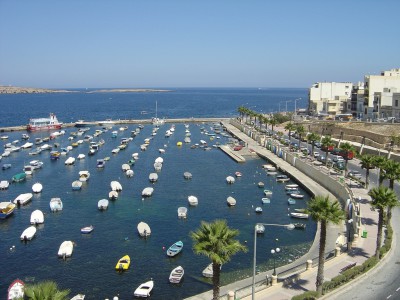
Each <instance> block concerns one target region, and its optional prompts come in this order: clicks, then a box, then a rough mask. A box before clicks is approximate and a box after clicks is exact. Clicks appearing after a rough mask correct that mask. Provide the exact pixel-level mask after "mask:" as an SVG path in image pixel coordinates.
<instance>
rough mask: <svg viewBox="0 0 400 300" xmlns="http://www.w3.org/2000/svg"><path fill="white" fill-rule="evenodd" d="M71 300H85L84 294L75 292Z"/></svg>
mask: <svg viewBox="0 0 400 300" xmlns="http://www.w3.org/2000/svg"><path fill="white" fill-rule="evenodd" d="M71 300H85V295H84V294H77V295H75V296H73V297H72V298H71Z"/></svg>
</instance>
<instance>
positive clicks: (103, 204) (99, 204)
mask: <svg viewBox="0 0 400 300" xmlns="http://www.w3.org/2000/svg"><path fill="white" fill-rule="evenodd" d="M108 203H109V201H108V200H107V199H101V200H99V201H98V202H97V208H98V209H99V210H106V209H107V208H108Z"/></svg>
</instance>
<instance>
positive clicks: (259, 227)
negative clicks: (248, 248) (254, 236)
mask: <svg viewBox="0 0 400 300" xmlns="http://www.w3.org/2000/svg"><path fill="white" fill-rule="evenodd" d="M255 231H256V232H257V233H264V231H265V226H264V225H263V224H260V223H258V224H256V226H255Z"/></svg>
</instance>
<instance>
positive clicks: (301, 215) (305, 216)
mask: <svg viewBox="0 0 400 300" xmlns="http://www.w3.org/2000/svg"><path fill="white" fill-rule="evenodd" d="M290 216H291V217H292V218H297V219H308V214H305V213H298V212H292V213H290Z"/></svg>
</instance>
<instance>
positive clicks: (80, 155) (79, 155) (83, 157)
mask: <svg viewBox="0 0 400 300" xmlns="http://www.w3.org/2000/svg"><path fill="white" fill-rule="evenodd" d="M85 157H86V156H85V154H83V153H80V154H78V157H77V159H79V160H81V159H85Z"/></svg>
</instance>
